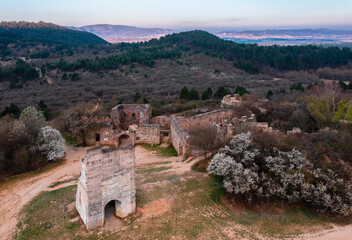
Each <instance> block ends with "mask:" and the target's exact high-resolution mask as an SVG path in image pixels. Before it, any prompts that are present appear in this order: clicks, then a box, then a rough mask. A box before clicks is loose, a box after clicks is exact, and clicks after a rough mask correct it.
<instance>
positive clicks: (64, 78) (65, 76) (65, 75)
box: [61, 72, 67, 80]
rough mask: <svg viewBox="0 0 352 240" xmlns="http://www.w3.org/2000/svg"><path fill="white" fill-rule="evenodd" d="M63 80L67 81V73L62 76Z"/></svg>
mask: <svg viewBox="0 0 352 240" xmlns="http://www.w3.org/2000/svg"><path fill="white" fill-rule="evenodd" d="M61 80H67V74H66V73H65V72H64V74H62V77H61Z"/></svg>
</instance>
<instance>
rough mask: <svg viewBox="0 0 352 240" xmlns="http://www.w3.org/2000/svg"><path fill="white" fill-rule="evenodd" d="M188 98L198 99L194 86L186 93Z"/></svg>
mask: <svg viewBox="0 0 352 240" xmlns="http://www.w3.org/2000/svg"><path fill="white" fill-rule="evenodd" d="M188 99H189V100H199V93H198V91H197V90H196V89H195V88H192V89H191V90H190V91H189V94H188Z"/></svg>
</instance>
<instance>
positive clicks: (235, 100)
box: [220, 94, 243, 108]
mask: <svg viewBox="0 0 352 240" xmlns="http://www.w3.org/2000/svg"><path fill="white" fill-rule="evenodd" d="M242 101H243V98H242V97H241V96H240V95H238V94H235V95H234V96H233V97H232V96H231V95H227V96H225V97H224V98H223V99H222V100H221V104H220V108H233V107H234V106H238V105H240V104H241V103H242Z"/></svg>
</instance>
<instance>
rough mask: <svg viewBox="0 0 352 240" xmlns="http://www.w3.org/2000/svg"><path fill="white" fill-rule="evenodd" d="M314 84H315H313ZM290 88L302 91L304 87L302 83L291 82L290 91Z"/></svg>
mask: <svg viewBox="0 0 352 240" xmlns="http://www.w3.org/2000/svg"><path fill="white" fill-rule="evenodd" d="M315 85H316V84H315ZM292 90H297V91H302V92H304V87H303V85H302V83H300V82H299V83H294V84H292V86H291V91H292Z"/></svg>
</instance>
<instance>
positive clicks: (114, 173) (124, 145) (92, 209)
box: [76, 95, 297, 230]
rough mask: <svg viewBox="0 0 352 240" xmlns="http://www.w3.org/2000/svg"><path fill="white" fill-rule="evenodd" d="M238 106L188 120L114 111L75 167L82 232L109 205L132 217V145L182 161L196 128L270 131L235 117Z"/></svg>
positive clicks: (139, 108) (129, 109)
mask: <svg viewBox="0 0 352 240" xmlns="http://www.w3.org/2000/svg"><path fill="white" fill-rule="evenodd" d="M241 101H243V99H242V98H241V97H239V96H237V95H235V96H234V97H231V96H226V97H224V99H223V101H222V102H221V109H218V110H215V111H212V112H207V113H202V114H199V115H195V116H192V117H180V116H159V117H152V109H151V106H150V105H147V104H120V105H117V106H116V107H114V108H113V109H112V112H111V121H110V123H109V124H108V125H107V126H106V127H104V128H102V129H100V131H99V132H97V133H95V136H96V143H97V144H99V145H100V146H99V147H96V148H93V149H90V150H88V151H87V153H86V157H85V158H84V159H82V163H81V166H82V169H81V175H80V177H79V180H78V186H77V195H76V208H77V211H78V212H79V214H80V216H81V218H82V220H83V222H84V223H85V225H86V227H87V229H88V230H91V229H94V228H96V227H99V226H102V225H103V224H104V209H105V208H106V206H107V204H109V203H111V202H112V203H113V204H114V207H115V215H116V216H119V217H125V216H127V215H129V214H132V213H134V212H135V209H136V198H135V193H136V187H135V152H134V144H137V143H147V144H152V145H155V144H160V143H162V142H167V143H171V144H172V145H173V147H174V148H175V150H176V151H177V153H178V154H179V155H182V156H183V158H185V159H186V158H188V157H190V156H191V155H192V147H191V145H190V133H191V132H192V131H193V130H196V129H198V128H209V127H215V128H216V130H217V137H218V138H220V139H225V138H229V137H231V136H232V135H233V132H234V130H235V129H236V128H238V127H239V128H242V129H248V130H251V131H274V130H273V129H272V128H270V127H269V126H268V123H258V122H257V121H256V119H255V116H254V114H250V116H242V117H238V116H237V117H236V116H235V115H236V114H235V110H234V107H235V106H238V105H239V104H241ZM260 101H261V103H260V104H263V103H264V100H260ZM258 106H259V107H260V105H258ZM295 131H297V130H295ZM102 146H110V148H104V147H102Z"/></svg>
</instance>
